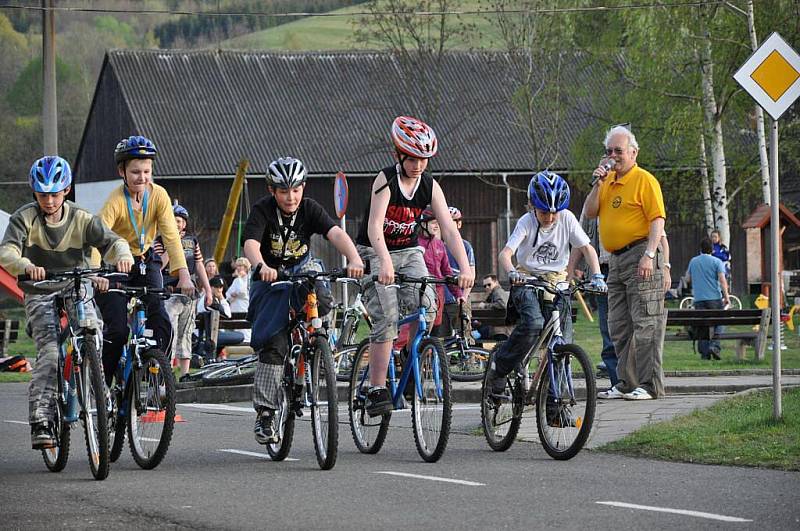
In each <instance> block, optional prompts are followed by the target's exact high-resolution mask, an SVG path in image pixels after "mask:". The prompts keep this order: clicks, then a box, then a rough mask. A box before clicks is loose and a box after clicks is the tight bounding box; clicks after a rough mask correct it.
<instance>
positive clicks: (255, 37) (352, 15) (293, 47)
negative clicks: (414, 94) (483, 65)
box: [220, 0, 498, 51]
mask: <svg viewBox="0 0 800 531" xmlns="http://www.w3.org/2000/svg"><path fill="white" fill-rule="evenodd" d="M490 8H491V4H490V3H489V2H486V1H480V0H477V1H470V2H463V4H461V5H459V6H458V7H457V8H454V9H458V10H460V11H469V10H480V9H483V10H486V9H490ZM365 11H366V8H365V6H364V5H363V4H362V5H356V6H351V7H347V8H344V9H339V10H336V11H332V12H331V13H335V14H341V15H342V16H325V17H313V16H312V17H306V18H304V19H302V20H297V21H294V22H290V23H288V24H282V25H280V26H277V27H274V28H270V29H267V30H263V31H258V32H254V33H248V34H247V35H242V36H241V37H236V38H233V39H229V40H226V41H222V42H220V48H223V49H238V50H289V51H307V50H356V49H375V48H381V47H383V46H385V44H384V43H378V42H375V43H372V44H363V43H358V42H356V39H355V36H354V28H356V27H357V26H358V24H359V19H360V18H361V17H360V16H359V15H358V14H357V13H364V12H365ZM448 18H449V21H451V23H453V24H459V23H461V24H468V25H471V26H472V29H471V31H470V32H469V35H466V36H465V35H464V34H461V33H460V34H459V38H456V39H454V40H453V41H452V42H451V46H450V47H452V48H475V47H477V48H494V47H497V46H498V44H497V43H498V33H497V29H496V28H495V27H494V24H493V23H492V22H491V21H490V20H489V19H488V18H487V17H485V16H483V15H480V14H475V15H463V16H460V17H458V18H456V17H455V16H451V17H448ZM467 41H469V42H467Z"/></svg>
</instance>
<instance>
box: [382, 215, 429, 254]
mask: <svg viewBox="0 0 800 531" xmlns="http://www.w3.org/2000/svg"><path fill="white" fill-rule="evenodd" d="M422 210H423V209H422V208H417V207H409V206H399V205H389V206H388V208H387V209H386V217H385V218H384V220H383V235H384V237H385V239H386V244H387V246H390V247H403V246H404V245H408V244H409V243H410V242H411V240H412V239H413V238H414V235H415V234H416V230H417V218H419V215H420V214H421V213H422Z"/></svg>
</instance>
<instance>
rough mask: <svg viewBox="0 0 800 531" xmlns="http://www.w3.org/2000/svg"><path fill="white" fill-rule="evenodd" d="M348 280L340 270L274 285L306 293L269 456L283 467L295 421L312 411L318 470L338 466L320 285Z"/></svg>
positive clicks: (293, 317) (292, 326) (295, 315)
mask: <svg viewBox="0 0 800 531" xmlns="http://www.w3.org/2000/svg"><path fill="white" fill-rule="evenodd" d="M260 269H261V266H260V265H259V266H258V267H257V268H256V269H255V272H254V273H253V278H254V279H255V280H257V279H258V278H259V277H258V273H259V272H260ZM343 276H344V275H343V273H341V272H339V271H338V270H333V271H330V272H316V271H309V272H306V273H295V274H286V273H283V272H280V273H279V274H278V280H277V281H276V282H273V283H272V286H273V287H279V286H289V288H290V289H292V288H294V287H299V286H304V287H305V288H306V289H307V294H306V301H305V305H304V307H303V309H302V310H301V311H299V312H295V311H293V310H291V309H290V321H289V327H288V330H289V332H288V334H289V345H290V347H289V350H288V352H287V353H286V357H285V358H284V362H283V378H282V380H281V398H280V402H279V405H278V409H277V410H276V411H275V422H276V428H277V430H276V431H277V432H278V442H277V443H270V444H267V453H269V456H270V458H271V459H272V460H273V461H283V460H284V459H286V457H287V456H288V455H289V450H290V449H291V447H292V438H293V436H294V422H295V418H296V417H301V416H302V415H303V408H304V407H310V409H311V431H312V435H313V438H314V451H315V453H316V456H317V464H318V465H319V467H320V468H321V469H322V470H330V469H331V468H333V467H334V465H335V464H336V455H337V451H338V446H339V411H338V407H339V406H338V397H337V394H336V372H335V369H334V365H333V354H332V353H331V347H330V344H329V343H328V337H327V335H326V333H325V331H324V329H323V328H322V319H320V317H319V311H318V308H317V294H316V286H315V281H316V280H322V279H328V280H335V279H337V278H340V277H343Z"/></svg>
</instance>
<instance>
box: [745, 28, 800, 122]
mask: <svg viewBox="0 0 800 531" xmlns="http://www.w3.org/2000/svg"><path fill="white" fill-rule="evenodd" d="M733 78H734V79H735V80H736V81H737V82H738V83H739V84H740V85H741V86H742V88H744V89H745V90H746V91H747V92H748V94H750V95H751V96H752V97H753V99H754V100H756V102H757V103H758V104H759V105H761V107H763V108H764V110H765V111H767V112H768V113H769V115H770V116H772V118H773V119H775V120H777V119H778V118H780V116H781V115H782V114H783V113H784V111H786V109H788V108H789V106H790V105H791V104H792V103H794V100H796V99H797V98H798V96H800V55H798V53H797V52H795V51H794V50H793V49H792V47H791V46H789V45H788V44H786V41H784V40H783V39H782V38H781V36H780V35H778V34H777V33H773V34H772V35H770V36H769V38H768V39H767V40H765V41H764V43H763V44H762V45H761V46H760V47H759V48H758V50H756V51H755V53H754V54H753V55H751V56H750V59H748V60H747V61H746V62H745V63H744V64H743V65H742V67H741V68H739V71H738V72H736V74H734V76H733Z"/></svg>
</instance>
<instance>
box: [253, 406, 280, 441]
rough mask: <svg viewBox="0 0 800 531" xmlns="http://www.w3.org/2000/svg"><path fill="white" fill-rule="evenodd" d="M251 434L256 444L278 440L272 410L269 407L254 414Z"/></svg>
mask: <svg viewBox="0 0 800 531" xmlns="http://www.w3.org/2000/svg"><path fill="white" fill-rule="evenodd" d="M253 434H254V435H255V437H256V442H257V443H258V444H270V443H273V444H274V443H277V442H278V440H279V439H278V432H277V431H276V430H275V412H274V411H272V410H271V409H264V410H262V411H261V412H260V413H259V414H258V415H257V416H256V424H255V427H254V428H253Z"/></svg>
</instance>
